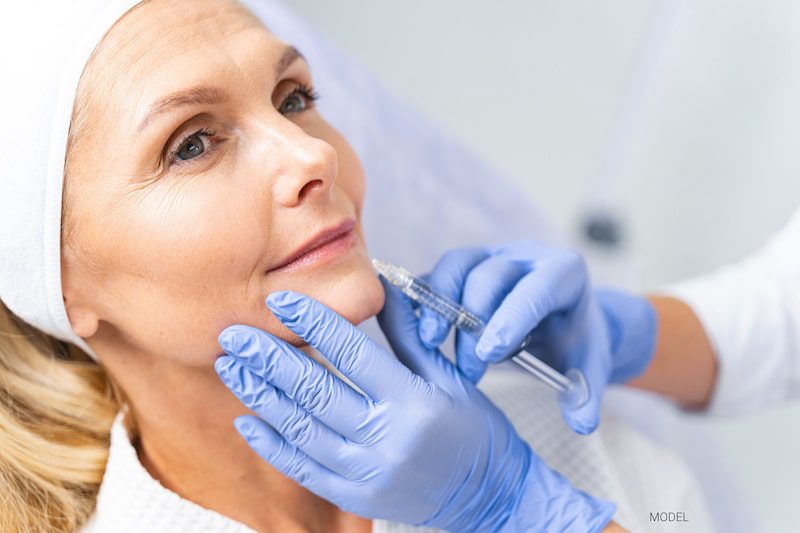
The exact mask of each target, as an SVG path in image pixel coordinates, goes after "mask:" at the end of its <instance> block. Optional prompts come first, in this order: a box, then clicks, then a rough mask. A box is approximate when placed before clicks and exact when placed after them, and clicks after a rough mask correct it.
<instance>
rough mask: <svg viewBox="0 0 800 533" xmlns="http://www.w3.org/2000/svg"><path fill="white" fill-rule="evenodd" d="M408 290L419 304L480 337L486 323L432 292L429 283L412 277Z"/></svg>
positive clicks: (457, 326)
mask: <svg viewBox="0 0 800 533" xmlns="http://www.w3.org/2000/svg"><path fill="white" fill-rule="evenodd" d="M409 290H410V292H411V293H412V294H409V296H411V297H412V298H413V299H414V300H416V301H417V302H419V304H420V305H422V306H424V307H427V308H429V309H431V310H433V311H435V312H437V313H439V314H440V315H442V316H443V317H444V318H445V320H447V321H448V322H450V323H451V324H453V326H455V327H456V328H458V329H460V330H462V331H465V332H467V333H470V334H471V335H473V336H475V337H480V336H481V333H483V329H484V328H485V327H486V324H484V322H483V320H481V319H480V317H478V316H477V315H475V314H474V313H472V312H470V311H468V310H467V309H466V308H464V307H462V306H460V305H458V304H456V303H455V302H451V301H450V300H447V299H445V298H442V297H441V296H439V295H438V294H436V293H435V292H433V289H432V288H431V286H430V285H428V284H427V283H425V282H424V281H422V280H420V279H419V278H414V280H413V281H412V282H411V285H410V287H409Z"/></svg>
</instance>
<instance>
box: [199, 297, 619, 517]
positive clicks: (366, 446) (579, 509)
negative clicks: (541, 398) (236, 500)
mask: <svg viewBox="0 0 800 533" xmlns="http://www.w3.org/2000/svg"><path fill="white" fill-rule="evenodd" d="M267 305H268V306H269V308H270V309H271V310H272V312H273V313H274V314H275V316H277V317H278V318H279V319H280V320H281V322H282V323H283V324H284V325H286V326H287V327H288V328H289V329H291V330H292V331H293V332H294V333H296V334H297V335H299V336H300V337H302V338H303V339H305V341H306V342H308V343H309V344H310V345H311V346H313V347H314V348H316V349H317V350H318V351H319V352H321V353H322V354H323V355H324V356H325V357H326V358H327V359H328V360H329V361H330V362H331V363H332V364H333V365H334V366H335V367H336V368H337V369H338V370H340V371H341V372H342V374H343V375H345V376H346V377H347V378H349V379H350V380H351V381H352V382H353V383H354V384H355V385H356V386H358V387H359V388H360V389H361V390H362V391H363V392H364V395H362V394H359V393H358V392H356V391H355V390H354V389H353V388H351V387H349V386H348V385H346V384H345V382H344V381H343V380H341V379H340V378H338V377H336V376H335V375H334V374H333V373H331V372H329V371H328V370H326V369H325V368H324V367H323V366H321V365H319V364H318V363H316V362H315V361H313V360H312V359H311V358H310V357H308V356H307V355H306V354H304V353H302V352H300V351H299V350H297V349H296V348H294V347H293V346H291V345H289V344H287V343H286V342H284V341H282V340H280V339H278V338H276V337H274V336H272V335H270V334H268V333H265V332H263V331H261V330H258V329H255V328H252V327H248V326H242V325H235V326H231V327H229V328H226V329H225V330H224V331H223V332H222V333H221V334H220V336H219V342H220V345H221V346H222V347H223V349H224V350H225V352H226V354H227V355H223V356H221V357H220V358H219V359H218V360H217V362H216V365H215V367H216V369H217V372H218V373H219V375H220V377H221V378H222V380H223V382H224V383H225V384H226V385H227V386H228V387H229V388H230V389H231V390H232V391H233V392H234V394H236V395H237V397H238V398H239V399H240V400H241V401H242V403H243V404H244V405H245V406H247V407H248V408H249V409H251V410H253V411H254V412H255V413H257V414H258V417H254V416H241V417H239V418H237V419H236V421H235V426H236V428H237V429H238V430H239V432H240V433H241V434H242V436H243V437H244V438H245V439H246V440H247V442H248V444H249V445H250V446H251V447H252V448H253V450H255V451H256V453H258V454H259V455H260V456H261V457H263V458H264V459H265V460H266V461H268V462H269V463H270V464H272V465H273V466H274V467H275V468H276V469H277V470H279V471H280V472H282V473H283V474H285V475H286V476H288V477H290V478H292V479H294V480H295V481H297V482H298V483H299V484H301V485H302V486H304V487H306V488H307V489H308V490H310V491H312V492H314V493H316V494H317V495H319V496H321V497H322V498H325V499H327V500H329V501H331V502H333V503H334V504H336V505H337V506H338V507H340V508H341V509H343V510H346V511H350V512H353V513H356V514H358V515H361V516H364V517H369V518H384V519H389V520H394V521H398V522H405V523H411V524H418V525H424V526H432V527H438V528H443V529H448V530H452V531H523V530H525V531H581V532H584V531H598V530H600V529H601V528H602V527H603V526H604V525H605V524H606V523H607V522H608V521H609V520H610V517H611V515H612V514H613V511H614V506H613V504H610V503H608V502H604V501H601V500H596V499H594V498H592V497H591V496H589V495H587V494H585V493H583V492H580V491H578V490H577V489H575V488H574V487H572V486H571V485H570V484H569V482H568V481H567V480H566V479H564V478H563V477H562V476H561V475H559V474H558V473H556V472H554V471H552V470H550V469H549V468H548V467H547V466H546V465H545V464H544V463H543V462H542V461H541V460H540V459H539V458H538V457H536V456H535V455H534V454H533V453H532V451H531V449H530V447H529V446H528V445H527V444H526V443H525V442H524V441H523V440H522V439H521V438H520V437H519V436H518V435H517V433H516V431H515V430H514V428H513V427H512V425H511V424H510V423H509V421H508V420H507V419H506V417H505V416H504V415H503V414H502V413H501V412H500V411H499V410H498V409H497V408H496V407H495V406H494V405H493V404H492V403H491V402H490V401H489V400H488V399H487V398H486V397H485V396H484V395H483V394H482V393H481V392H480V391H479V390H478V389H476V388H475V386H474V385H473V384H472V383H470V382H469V381H467V380H466V379H464V378H463V377H462V376H461V374H460V373H459V372H458V371H457V370H456V368H455V367H454V366H453V365H452V364H451V363H450V362H449V361H448V360H447V359H446V358H444V357H443V356H442V355H441V354H440V353H439V352H438V350H435V349H434V350H429V349H426V348H425V347H424V346H423V345H422V344H421V343H420V342H419V339H418V338H417V317H416V314H415V311H414V309H413V307H412V305H411V303H410V301H408V300H407V299H406V298H405V296H403V295H402V294H399V293H398V292H397V291H396V290H395V289H393V288H391V289H387V301H386V305H385V307H384V310H383V311H382V313H381V315H380V317H379V318H380V322H381V325H382V327H383V328H384V330H385V332H386V334H387V337H388V339H389V341H390V342H391V343H392V345H393V346H394V347H395V349H396V350H397V354H398V356H400V357H401V358H402V360H403V362H404V363H405V364H406V366H404V365H403V364H402V363H401V362H400V361H398V359H396V358H395V357H394V355H393V354H391V353H389V352H387V351H385V350H384V349H383V348H381V347H380V346H379V345H378V344H376V343H375V342H373V341H372V340H371V339H370V338H368V337H366V336H365V335H364V334H363V333H361V332H360V331H358V330H357V329H356V328H355V327H353V325H351V324H350V323H349V322H347V321H346V320H345V319H343V318H342V317H340V316H339V315H337V314H336V313H334V312H333V311H331V310H330V309H328V308H327V307H325V306H324V305H322V304H320V303H319V302H317V301H315V300H313V299H311V298H308V297H306V296H303V295H301V294H298V293H293V292H276V293H272V294H270V296H269V297H268V298H267ZM409 368H410V369H411V370H409ZM412 371H413V372H412ZM259 417H260V418H259Z"/></svg>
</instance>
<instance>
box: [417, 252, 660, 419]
mask: <svg viewBox="0 0 800 533" xmlns="http://www.w3.org/2000/svg"><path fill="white" fill-rule="evenodd" d="M426 278H427V281H428V282H429V283H430V285H431V287H432V288H433V289H434V290H435V291H437V292H439V293H441V294H442V295H445V296H447V297H449V298H451V299H453V300H455V301H457V302H460V303H462V304H463V305H464V306H465V307H466V308H468V309H470V310H471V311H473V312H475V313H476V314H477V315H479V316H480V317H481V318H483V319H484V320H486V321H487V325H486V329H485V330H484V332H483V334H482V335H481V338H480V339H476V338H474V337H472V336H470V335H468V334H464V333H461V332H458V333H457V335H456V356H457V363H458V367H459V368H460V370H461V371H462V372H463V373H464V375H465V376H466V377H467V378H468V379H470V380H471V381H473V382H477V381H478V380H479V379H480V378H481V376H482V375H483V373H484V371H485V370H486V365H487V363H496V362H499V361H502V360H504V359H506V358H508V357H510V356H511V355H513V352H514V349H515V348H516V347H518V346H519V345H520V344H521V343H522V341H523V339H525V337H527V336H528V335H529V334H530V333H531V332H533V335H532V337H531V339H530V343H529V346H530V347H531V350H530V351H531V352H532V353H533V354H535V355H536V357H538V358H540V359H541V360H543V361H544V362H546V363H548V364H549V365H551V366H552V367H554V368H556V369H557V370H560V371H561V372H565V371H566V370H568V369H570V368H578V369H580V370H581V371H582V372H583V374H584V376H585V377H586V381H587V384H588V386H589V400H588V402H587V403H586V404H584V405H583V406H582V407H579V408H575V409H573V408H570V407H568V406H567V405H564V404H562V406H561V407H562V409H561V410H562V414H563V416H564V419H565V420H566V422H567V424H569V426H570V427H571V428H572V429H573V430H575V431H576V432H578V433H590V432H592V431H594V429H595V428H596V427H597V424H598V423H599V421H600V405H601V400H602V396H603V392H604V391H605V388H606V386H607V385H608V383H610V382H616V383H623V382H625V381H628V380H629V379H631V378H633V377H636V376H638V375H639V374H641V373H642V372H643V371H644V369H645V368H646V367H647V365H648V364H649V362H650V359H651V358H652V354H653V351H654V349H655V334H656V314H655V311H654V309H653V307H652V305H651V304H650V303H649V302H648V301H647V300H645V299H644V298H640V297H636V296H632V295H629V294H626V293H624V292H620V291H612V290H604V291H594V290H593V289H592V286H591V283H590V282H589V275H588V272H587V269H586V265H585V264H584V261H583V259H582V258H581V256H580V255H578V254H577V253H576V252H573V251H571V250H566V249H560V248H552V247H549V246H546V245H544V244H541V243H539V242H535V241H521V242H515V243H511V244H509V245H506V246H500V247H495V248H488V247H487V248H464V249H457V250H453V251H451V252H448V253H447V254H445V255H444V256H443V257H442V258H441V259H440V260H439V262H438V264H437V265H436V267H435V268H434V270H433V272H431V273H430V274H429V275H428V276H426ZM449 329H450V324H449V323H448V322H447V321H445V320H444V319H443V318H442V317H441V316H440V315H438V314H436V313H435V312H433V311H430V310H428V309H423V310H422V311H421V319H420V322H419V336H420V338H421V339H422V341H423V343H424V344H425V345H426V346H428V347H436V346H439V345H440V344H441V343H442V342H443V341H444V339H445V338H446V337H447V334H448V331H449ZM532 379H533V378H532Z"/></svg>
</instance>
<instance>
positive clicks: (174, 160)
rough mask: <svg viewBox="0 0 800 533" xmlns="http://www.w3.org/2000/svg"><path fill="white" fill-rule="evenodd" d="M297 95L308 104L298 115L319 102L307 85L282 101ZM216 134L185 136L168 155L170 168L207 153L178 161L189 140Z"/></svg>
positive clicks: (204, 132)
mask: <svg viewBox="0 0 800 533" xmlns="http://www.w3.org/2000/svg"><path fill="white" fill-rule="evenodd" d="M297 95H300V96H302V97H303V98H305V99H306V101H307V102H308V107H306V108H305V109H303V110H302V111H299V113H302V112H303V111H308V110H309V109H311V108H313V107H314V103H315V102H316V101H317V100H319V93H317V92H316V91H315V90H314V88H313V87H311V86H309V85H305V84H300V85H298V86H297V87H295V88H294V89H292V91H291V92H290V93H289V94H287V95H286V96H285V97H284V99H283V101H284V102H285V101H286V100H287V99H288V98H291V97H292V96H297ZM281 105H283V102H281ZM279 107H280V106H279ZM216 134H217V132H216V131H213V130H210V129H208V128H201V129H199V130H197V131H195V132H194V133H191V134H189V135H187V136H186V137H184V138H183V140H181V142H180V144H179V145H178V146H177V147H176V148H175V150H172V151H171V152H170V154H169V164H170V166H172V165H183V164H186V163H191V162H193V161H195V159H202V158H203V157H204V156H205V155H206V153H207V151H205V152H203V153H202V154H201V155H200V156H199V157H197V158H195V159H190V160H188V161H180V160H178V154H179V153H180V152H181V150H183V148H184V147H185V146H186V144H187V143H188V142H189V140H190V139H193V138H194V137H206V138H209V139H210V138H213V137H214V136H216ZM212 146H213V145H212ZM209 148H210V147H209Z"/></svg>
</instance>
